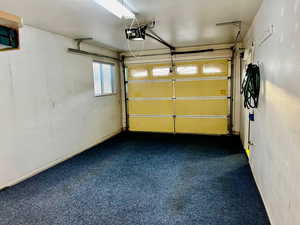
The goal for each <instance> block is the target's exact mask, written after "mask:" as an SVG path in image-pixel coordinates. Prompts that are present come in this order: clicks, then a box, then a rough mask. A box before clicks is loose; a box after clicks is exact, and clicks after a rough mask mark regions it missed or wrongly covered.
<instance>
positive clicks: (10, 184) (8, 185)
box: [0, 129, 122, 190]
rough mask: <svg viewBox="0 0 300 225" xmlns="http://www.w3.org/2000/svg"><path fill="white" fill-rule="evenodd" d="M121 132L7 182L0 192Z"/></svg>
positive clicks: (0, 187) (102, 138) (119, 131)
mask: <svg viewBox="0 0 300 225" xmlns="http://www.w3.org/2000/svg"><path fill="white" fill-rule="evenodd" d="M121 132H122V129H120V130H118V131H115V132H113V133H111V134H109V135H106V136H104V137H101V138H100V139H99V141H98V142H97V143H95V144H93V145H91V146H89V147H87V148H86V149H84V150H81V151H79V152H77V153H72V154H68V155H65V156H63V157H61V158H59V159H57V160H55V161H53V162H51V163H49V164H47V165H46V166H43V167H41V168H38V169H35V170H33V171H31V172H30V173H28V174H26V175H24V176H22V177H19V178H16V179H14V180H13V181H10V182H8V183H6V184H4V185H1V186H0V190H2V189H4V188H8V187H11V186H14V185H16V184H18V183H20V182H22V181H24V180H27V179H28V178H30V177H33V176H35V175H37V174H39V173H41V172H43V171H45V170H47V169H49V168H51V167H53V166H56V165H57V164H59V163H62V162H64V161H66V160H68V159H70V158H73V157H74V156H76V155H79V154H80V153H82V152H84V151H86V150H88V149H90V148H92V147H94V146H96V145H98V144H100V143H102V142H104V141H106V140H107V139H110V138H112V137H113V136H116V135H117V134H119V133H121Z"/></svg>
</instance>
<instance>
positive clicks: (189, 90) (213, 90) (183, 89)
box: [176, 80, 228, 97]
mask: <svg viewBox="0 0 300 225" xmlns="http://www.w3.org/2000/svg"><path fill="white" fill-rule="evenodd" d="M227 89H228V80H199V81H178V82H176V97H197V96H227V94H228V91H227Z"/></svg>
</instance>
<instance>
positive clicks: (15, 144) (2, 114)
mask: <svg viewBox="0 0 300 225" xmlns="http://www.w3.org/2000/svg"><path fill="white" fill-rule="evenodd" d="M21 47H22V49H21V50H20V51H11V52H1V53H0V124H1V129H0V137H1V139H0V140H1V141H0V189H1V188H3V187H5V186H9V185H12V184H15V183H17V182H19V181H21V180H22V179H25V178H27V177H30V176H31V175H34V174H35V173H38V172H40V171H42V170H44V169H46V168H48V167H50V166H52V165H54V164H56V163H58V162H61V161H63V160H65V159H67V158H68V157H71V156H73V155H75V154H78V153H79V152H81V151H84V150H86V149H88V148H90V147H91V146H94V145H96V144H98V143H100V142H102V141H103V140H105V139H106V138H108V137H111V136H112V135H114V134H116V133H118V132H119V131H120V130H121V127H122V122H121V99H120V88H119V79H118V74H119V70H118V68H119V67H118V66H117V65H116V66H115V67H114V68H115V69H116V71H115V75H116V79H115V80H114V92H113V93H111V94H110V95H105V96H101V97H95V93H94V92H95V90H94V78H93V61H94V60H95V61H101V62H105V60H104V59H100V58H97V59H92V58H90V57H87V56H82V55H76V54H70V53H67V48H74V47H75V43H74V42H73V41H72V40H71V39H68V38H65V37H62V36H59V35H55V34H52V33H48V32H45V31H41V30H38V29H35V28H32V27H29V26H25V28H23V29H22V30H21ZM82 48H83V49H84V50H89V51H93V52H97V53H100V54H105V55H109V56H114V57H116V56H117V55H116V53H114V52H112V51H109V50H105V49H100V48H95V47H91V46H88V45H82ZM108 63H113V62H111V61H110V62H108ZM108 65H112V64H108ZM58 182H59V181H58Z"/></svg>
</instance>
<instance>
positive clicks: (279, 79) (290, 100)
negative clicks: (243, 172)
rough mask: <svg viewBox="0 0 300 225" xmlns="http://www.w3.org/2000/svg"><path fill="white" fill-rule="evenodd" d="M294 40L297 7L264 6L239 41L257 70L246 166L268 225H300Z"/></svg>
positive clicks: (299, 96) (299, 71) (298, 48)
mask: <svg viewBox="0 0 300 225" xmlns="http://www.w3.org/2000/svg"><path fill="white" fill-rule="evenodd" d="M271 25H274V33H273V34H272V35H271V36H269V38H267V36H268V35H267V34H268V30H269V29H270V26H271ZM266 35H267V36H266ZM299 36H300V1H299V0H286V1H283V0H264V1H263V3H262V6H261V8H260V10H259V12H258V14H257V16H256V18H255V20H254V23H253V25H252V27H251V29H250V31H249V32H248V35H247V36H246V38H245V47H246V48H247V49H251V46H252V42H254V46H255V49H254V51H253V52H254V61H253V62H254V63H256V64H259V65H260V69H261V95H260V99H259V106H258V109H256V110H255V122H251V128H250V141H251V142H252V143H253V145H252V146H250V150H251V155H250V164H251V168H252V171H253V174H254V176H255V180H256V183H257V184H258V187H259V189H260V192H261V195H262V198H263V199H264V202H265V205H266V208H267V211H268V214H269V217H270V220H271V223H272V225H298V224H300V213H299V212H300V191H299V186H300V160H299V159H300V126H299V124H300V122H299V115H300V89H299V83H300V62H299V59H300V42H299ZM243 111H244V110H243ZM247 116H248V115H247V113H245V115H244V116H243V117H242V124H243V123H244V121H245V120H246V118H247ZM242 129H248V126H247V122H246V123H245V125H244V126H243V127H242ZM243 133H245V134H246V133H247V132H243ZM249 210H251V209H249Z"/></svg>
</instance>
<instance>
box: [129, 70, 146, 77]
mask: <svg viewBox="0 0 300 225" xmlns="http://www.w3.org/2000/svg"><path fill="white" fill-rule="evenodd" d="M131 76H132V77H134V78H143V77H147V76H148V71H147V70H132V71H131Z"/></svg>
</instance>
